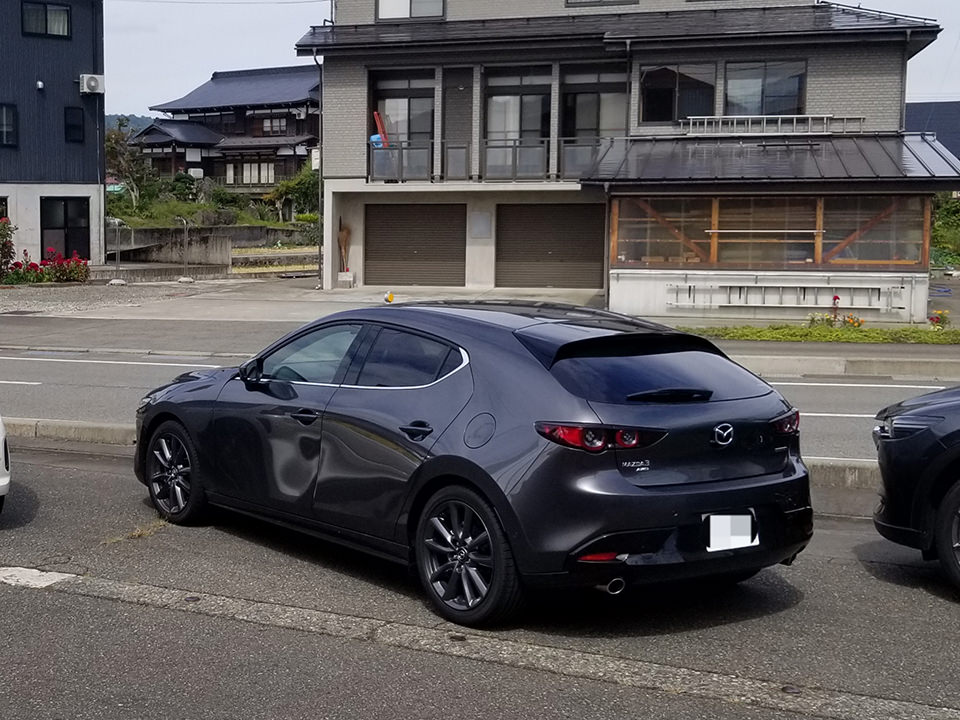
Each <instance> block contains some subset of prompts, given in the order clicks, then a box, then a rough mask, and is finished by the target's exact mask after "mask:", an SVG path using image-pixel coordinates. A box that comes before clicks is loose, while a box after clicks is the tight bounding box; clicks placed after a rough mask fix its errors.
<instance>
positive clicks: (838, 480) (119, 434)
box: [3, 418, 880, 517]
mask: <svg viewBox="0 0 960 720" xmlns="http://www.w3.org/2000/svg"><path fill="white" fill-rule="evenodd" d="M3 423H4V425H5V427H6V429H7V435H8V436H9V437H10V438H22V439H29V440H46V441H58V442H61V443H64V444H65V446H64V447H63V448H62V449H63V450H65V451H67V450H70V448H71V447H74V448H75V447H76V446H71V445H70V444H71V443H88V444H93V445H113V446H126V447H131V446H133V444H134V443H135V442H136V426H134V425H132V424H124V423H95V422H82V421H75V420H43V419H39V418H4V420H3ZM28 447H29V446H28ZM45 447H46V449H55V448H50V446H49V444H47V445H46V446H45ZM806 464H807V467H808V468H809V470H810V484H811V493H812V495H813V506H814V508H815V509H816V512H817V513H818V514H820V515H838V516H844V517H870V516H871V515H872V514H873V508H874V506H875V505H876V502H877V491H878V489H879V488H880V469H879V468H878V467H877V464H876V462H873V461H867V460H821V459H814V460H807V461H806Z"/></svg>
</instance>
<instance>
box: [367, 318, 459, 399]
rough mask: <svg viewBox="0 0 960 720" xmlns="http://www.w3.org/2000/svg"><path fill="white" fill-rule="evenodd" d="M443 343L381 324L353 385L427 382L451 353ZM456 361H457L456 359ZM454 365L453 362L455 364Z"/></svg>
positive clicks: (432, 378) (434, 378)
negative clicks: (381, 327) (382, 326)
mask: <svg viewBox="0 0 960 720" xmlns="http://www.w3.org/2000/svg"><path fill="white" fill-rule="evenodd" d="M453 352H456V353H457V356H458V358H459V352H457V351H456V350H455V349H453V348H451V347H450V346H449V345H447V344H446V343H442V342H437V341H436V340H431V339H429V338H425V337H423V336H422V335H415V334H414V333H408V332H403V331H400V330H393V329H390V328H384V329H382V330H381V331H380V333H379V334H378V335H377V338H376V340H374V342H373V345H372V346H371V348H370V352H369V353H367V358H366V360H365V361H364V363H363V368H362V369H361V371H360V376H359V378H358V379H357V385H361V386H364V387H414V386H418V385H429V384H430V383H432V382H433V381H434V380H436V379H437V378H438V377H441V374H440V371H441V369H443V368H444V366H445V364H446V363H447V358H448V357H449V356H450V354H451V353H453ZM457 364H458V365H459V362H458V363H457ZM455 367H456V366H455Z"/></svg>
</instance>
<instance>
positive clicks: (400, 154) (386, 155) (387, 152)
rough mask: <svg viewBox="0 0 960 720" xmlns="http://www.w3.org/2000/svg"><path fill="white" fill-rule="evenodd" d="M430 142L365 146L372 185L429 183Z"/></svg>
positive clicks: (431, 171)
mask: <svg viewBox="0 0 960 720" xmlns="http://www.w3.org/2000/svg"><path fill="white" fill-rule="evenodd" d="M433 148H434V142H433V141H431V140H413V141H391V142H390V144H389V145H386V146H384V145H379V144H377V143H370V144H369V155H368V157H369V175H370V180H372V181H376V182H406V181H407V180H430V179H431V178H432V176H433Z"/></svg>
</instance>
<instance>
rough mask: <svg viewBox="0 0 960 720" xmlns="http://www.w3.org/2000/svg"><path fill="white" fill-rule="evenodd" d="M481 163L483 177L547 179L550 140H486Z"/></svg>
mask: <svg viewBox="0 0 960 720" xmlns="http://www.w3.org/2000/svg"><path fill="white" fill-rule="evenodd" d="M480 163H481V168H482V175H483V179H484V180H494V181H496V180H545V179H546V178H547V176H548V174H549V170H550V139H549V138H529V139H527V138H522V139H510V140H485V141H484V142H483V146H482V152H481V153H480Z"/></svg>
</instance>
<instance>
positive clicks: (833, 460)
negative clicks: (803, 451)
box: [803, 455, 877, 463]
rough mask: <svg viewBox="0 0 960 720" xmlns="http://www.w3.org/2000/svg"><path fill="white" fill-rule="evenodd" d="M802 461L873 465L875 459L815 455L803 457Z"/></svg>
mask: <svg viewBox="0 0 960 720" xmlns="http://www.w3.org/2000/svg"><path fill="white" fill-rule="evenodd" d="M803 459H804V460H829V461H831V462H843V463H850V462H855V463H875V462H876V461H877V459H876V458H838V457H817V456H816V455H804V456H803Z"/></svg>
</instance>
